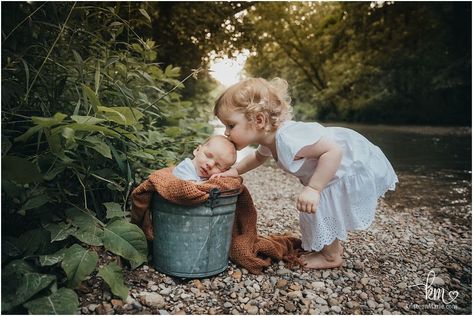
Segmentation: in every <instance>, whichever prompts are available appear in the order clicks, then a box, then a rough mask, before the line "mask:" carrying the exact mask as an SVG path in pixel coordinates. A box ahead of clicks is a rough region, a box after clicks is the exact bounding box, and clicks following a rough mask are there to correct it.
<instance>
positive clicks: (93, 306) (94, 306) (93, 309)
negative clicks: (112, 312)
mask: <svg viewBox="0 0 473 316" xmlns="http://www.w3.org/2000/svg"><path fill="white" fill-rule="evenodd" d="M97 306H99V305H98V304H90V305H89V306H87V308H88V309H89V311H91V312H93V311H95V309H96V308H97Z"/></svg>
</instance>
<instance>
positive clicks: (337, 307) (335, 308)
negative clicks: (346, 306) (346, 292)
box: [330, 306, 342, 314]
mask: <svg viewBox="0 0 473 316" xmlns="http://www.w3.org/2000/svg"><path fill="white" fill-rule="evenodd" d="M330 309H331V310H333V311H334V312H335V313H337V314H340V313H341V311H342V309H341V308H340V306H332V307H330Z"/></svg>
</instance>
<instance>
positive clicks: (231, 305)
mask: <svg viewBox="0 0 473 316" xmlns="http://www.w3.org/2000/svg"><path fill="white" fill-rule="evenodd" d="M223 307H225V308H231V307H233V304H232V303H230V302H225V303H223Z"/></svg>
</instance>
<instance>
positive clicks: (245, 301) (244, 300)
mask: <svg viewBox="0 0 473 316" xmlns="http://www.w3.org/2000/svg"><path fill="white" fill-rule="evenodd" d="M249 300H250V298H249V297H239V298H238V301H239V302H240V303H243V304H246V303H248V301H249Z"/></svg>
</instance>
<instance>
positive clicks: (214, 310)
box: [209, 307, 217, 315]
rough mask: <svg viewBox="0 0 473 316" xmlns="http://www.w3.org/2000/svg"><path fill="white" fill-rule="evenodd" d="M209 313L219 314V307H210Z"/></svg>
mask: <svg viewBox="0 0 473 316" xmlns="http://www.w3.org/2000/svg"><path fill="white" fill-rule="evenodd" d="M209 314H210V315H215V314H217V309H216V308H214V307H211V308H209Z"/></svg>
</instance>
